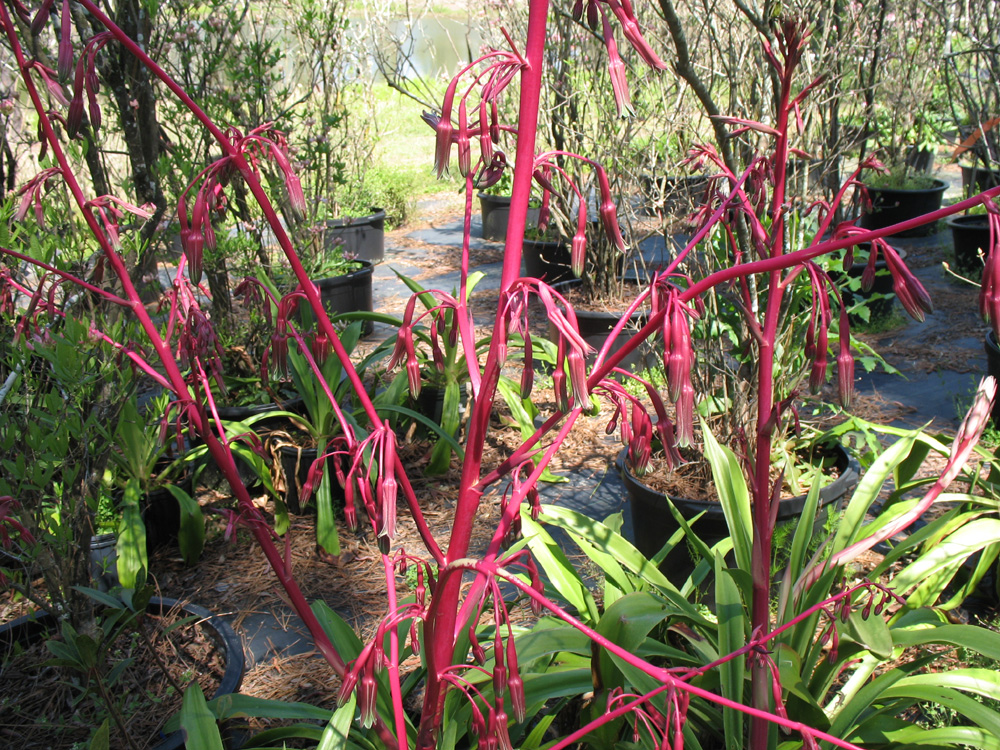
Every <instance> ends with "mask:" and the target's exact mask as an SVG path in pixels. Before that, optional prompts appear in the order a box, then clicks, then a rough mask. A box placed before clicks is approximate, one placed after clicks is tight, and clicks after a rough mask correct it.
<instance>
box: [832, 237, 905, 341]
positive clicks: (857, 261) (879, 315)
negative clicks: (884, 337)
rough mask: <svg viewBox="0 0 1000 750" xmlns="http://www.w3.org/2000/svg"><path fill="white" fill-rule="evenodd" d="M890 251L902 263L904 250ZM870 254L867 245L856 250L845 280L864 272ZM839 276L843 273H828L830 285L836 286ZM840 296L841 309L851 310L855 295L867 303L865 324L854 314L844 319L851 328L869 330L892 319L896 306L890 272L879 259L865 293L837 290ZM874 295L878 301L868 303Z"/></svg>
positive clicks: (846, 289) (858, 276) (863, 243)
mask: <svg viewBox="0 0 1000 750" xmlns="http://www.w3.org/2000/svg"><path fill="white" fill-rule="evenodd" d="M893 249H894V250H895V251H896V254H897V255H898V256H899V257H900V258H901V259H904V260H905V259H906V255H907V253H906V250H904V249H902V248H898V247H896V248H893ZM870 252H871V243H869V242H862V243H861V244H859V245H857V246H856V249H855V252H854V264H853V265H852V266H851V270H850V271H848V272H847V275H848V276H850V277H851V278H852V279H860V278H861V276H862V275H863V274H864V272H865V266H866V265H867V263H868V257H869V253H870ZM841 274H843V271H839V272H838V271H831V274H830V275H831V277H832V278H833V280H834V282H838V285H839V281H840V279H841V278H843V277H842V276H841ZM838 277H840V278H838ZM840 294H841V296H842V297H843V300H844V306H845V307H851V306H852V305H853V304H854V303H855V299H854V297H855V295H858V297H859V298H860V299H863V300H869V301H868V302H867V307H868V322H867V324H866V323H865V321H864V319H863V318H862V317H861V316H859V315H857V314H856V313H854V314H851V315H848V320H849V321H850V324H851V325H852V326H859V325H861V326H863V325H869V326H871V325H877V324H879V323H881V322H883V321H885V320H888V319H889V317H890V316H891V315H892V308H893V305H894V304H895V302H896V295H895V294H894V293H893V284H892V272H891V271H890V270H889V264H888V263H886V262H885V258H882V257H880V258H879V259H878V260H876V261H875V281H874V283H873V284H872V288H871V289H870V290H868V291H867V292H866V291H864V290H863V289H858V290H857V291H856V292H855V291H852V290H851V289H850V288H848V287H846V286H840ZM875 294H878V295H880V297H879V298H878V299H870V298H871V297H872V296H874V295H875Z"/></svg>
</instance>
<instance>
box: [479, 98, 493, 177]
mask: <svg viewBox="0 0 1000 750" xmlns="http://www.w3.org/2000/svg"><path fill="white" fill-rule="evenodd" d="M478 125H479V127H478V130H479V157H480V159H481V160H482V162H483V164H489V163H490V162H491V161H493V139H492V138H491V137H490V127H489V118H488V115H487V113H486V100H485V99H481V100H480V102H479V123H478Z"/></svg>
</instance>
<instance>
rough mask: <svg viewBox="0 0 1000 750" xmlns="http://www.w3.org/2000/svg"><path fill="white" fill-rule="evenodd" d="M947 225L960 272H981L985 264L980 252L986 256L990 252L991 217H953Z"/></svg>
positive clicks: (980, 215)
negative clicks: (980, 257)
mask: <svg viewBox="0 0 1000 750" xmlns="http://www.w3.org/2000/svg"><path fill="white" fill-rule="evenodd" d="M947 223H948V227H949V228H950V229H951V238H952V241H953V244H954V246H955V265H956V266H957V267H958V269H959V270H960V271H966V272H974V271H980V272H981V271H982V270H983V262H982V261H981V260H979V251H980V250H982V252H983V255H984V256H985V255H986V254H988V253H989V250H990V221H989V217H987V216H985V215H982V214H977V215H972V216H952V217H951V218H950V219H948V222H947Z"/></svg>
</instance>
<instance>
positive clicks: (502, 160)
mask: <svg viewBox="0 0 1000 750" xmlns="http://www.w3.org/2000/svg"><path fill="white" fill-rule="evenodd" d="M506 167H507V157H506V156H505V155H504V153H503V151H494V152H493V156H492V158H491V159H490V161H489V162H488V163H484V164H483V165H482V166H481V167H480V168H479V176H478V177H477V178H476V180H475V185H476V188H477V189H478V190H485V189H486V188H489V187H493V185H496V184H497V183H498V182H500V178H501V177H503V171H504V169H506Z"/></svg>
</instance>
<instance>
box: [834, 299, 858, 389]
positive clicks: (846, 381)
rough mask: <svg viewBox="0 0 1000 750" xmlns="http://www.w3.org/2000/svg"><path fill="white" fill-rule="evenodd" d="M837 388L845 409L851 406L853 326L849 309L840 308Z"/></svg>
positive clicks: (852, 387)
mask: <svg viewBox="0 0 1000 750" xmlns="http://www.w3.org/2000/svg"><path fill="white" fill-rule="evenodd" d="M837 390H838V393H839V395H840V404H841V406H843V407H844V408H845V409H849V408H850V407H851V400H852V398H853V396H854V355H853V354H852V353H851V327H850V322H849V321H848V319H847V310H845V309H844V308H843V306H841V309H840V351H839V353H838V354H837Z"/></svg>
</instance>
